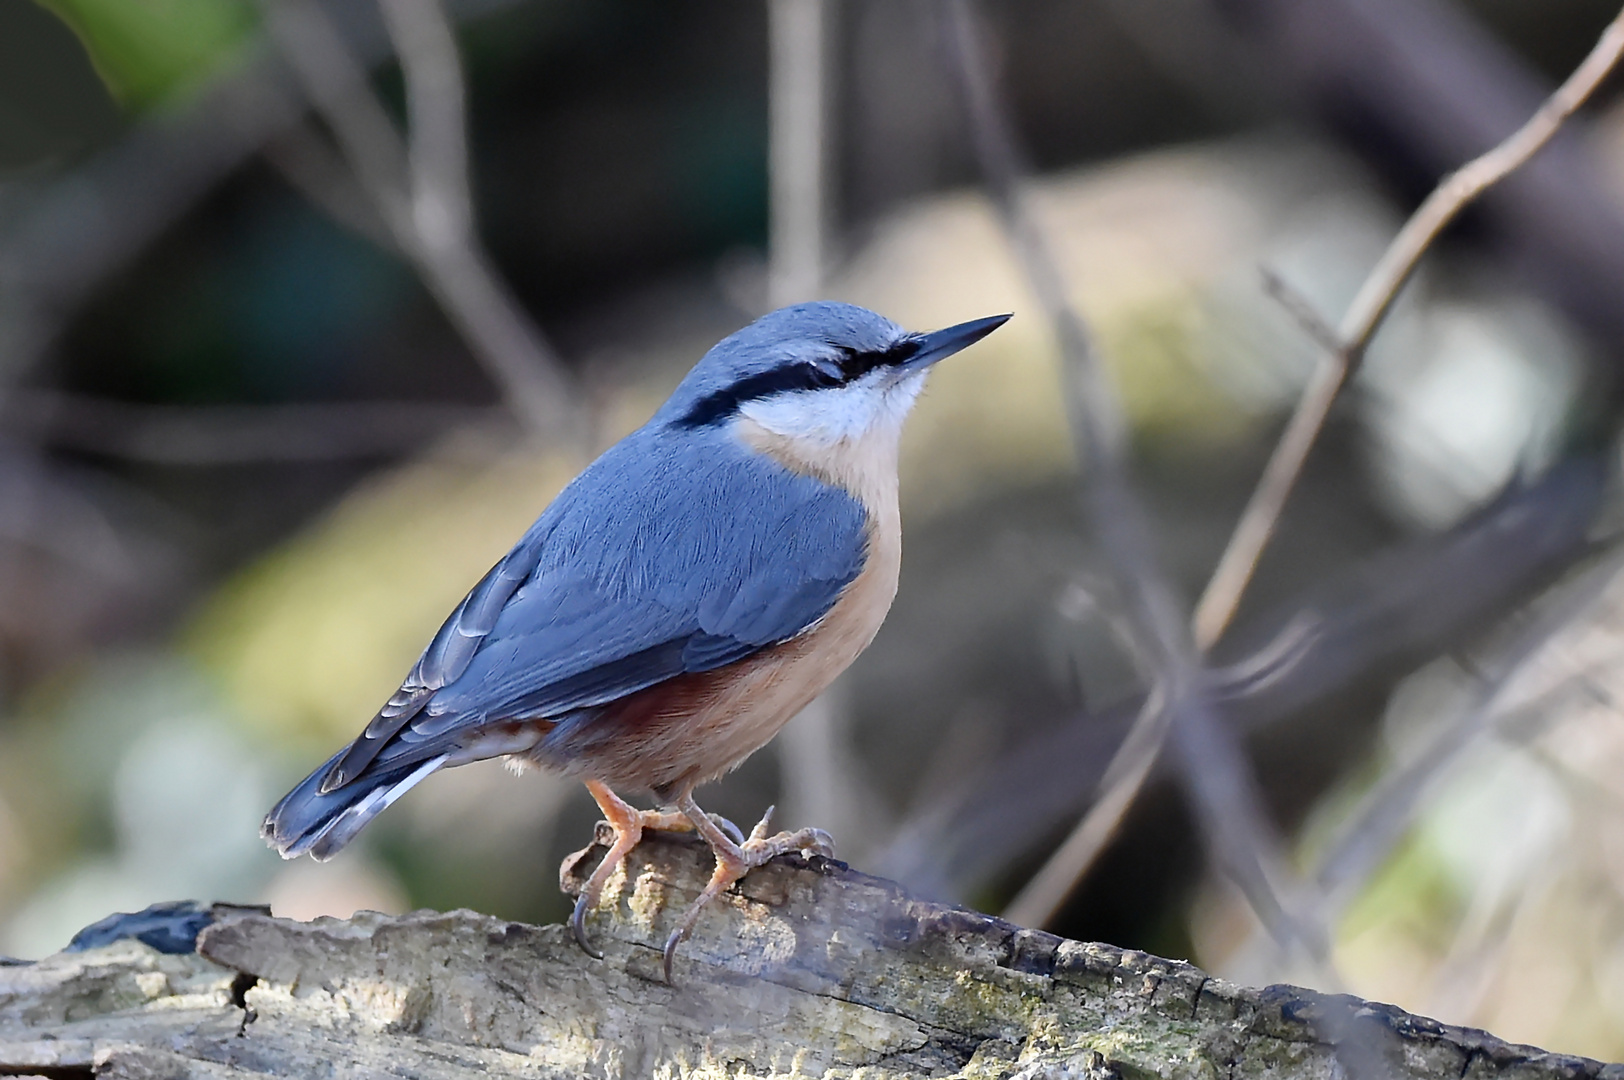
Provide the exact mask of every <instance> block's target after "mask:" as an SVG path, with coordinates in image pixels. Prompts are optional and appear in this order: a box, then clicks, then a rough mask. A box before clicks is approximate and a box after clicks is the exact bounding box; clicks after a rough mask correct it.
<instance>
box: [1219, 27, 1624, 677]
mask: <svg viewBox="0 0 1624 1080" xmlns="http://www.w3.org/2000/svg"><path fill="white" fill-rule="evenodd" d="M1621 54H1624V12H1620V13H1619V15H1618V16H1617V17H1616V18H1614V20H1613V21H1612V22H1611V23H1609V24H1608V26H1607V29H1606V30H1604V31H1603V32H1602V35H1601V38H1600V40H1599V41H1597V42H1596V46H1595V48H1593V49H1592V50H1591V51H1590V55H1589V56H1587V57H1585V59H1584V62H1583V63H1581V64H1580V65H1579V66H1578V67H1577V68H1576V69H1574V72H1573V74H1572V75H1570V76H1568V78H1567V81H1566V82H1564V83H1563V84H1562V85H1561V86H1560V87H1558V88H1557V90H1556V92H1555V93H1554V94H1552V95H1551V96H1550V97H1549V98H1548V99H1546V101H1545V104H1543V105H1542V106H1540V108H1539V110H1538V111H1537V112H1535V113H1534V115H1533V116H1532V117H1531V118H1530V119H1529V120H1528V122H1527V123H1525V124H1524V125H1523V126H1522V127H1521V128H1519V129H1518V130H1517V131H1516V132H1514V133H1513V134H1512V135H1511V136H1510V137H1509V138H1507V139H1506V140H1505V141H1504V142H1502V143H1500V144H1499V145H1498V146H1496V147H1494V148H1493V149H1492V150H1490V151H1488V152H1487V153H1485V154H1483V155H1481V156H1479V157H1477V158H1474V159H1473V160H1471V161H1469V162H1467V163H1466V164H1465V165H1463V166H1462V167H1461V168H1460V169H1458V170H1456V171H1455V172H1454V173H1452V174H1450V175H1449V176H1447V177H1445V178H1444V180H1443V181H1442V182H1441V183H1439V184H1438V186H1437V187H1436V188H1435V189H1433V192H1432V194H1431V195H1428V196H1427V199H1426V201H1425V202H1423V203H1422V204H1421V206H1420V207H1419V208H1418V209H1417V210H1416V211H1415V213H1414V214H1412V215H1411V216H1410V219H1409V220H1408V221H1407V222H1405V224H1404V227H1403V228H1402V229H1400V230H1399V233H1398V235H1397V236H1395V237H1394V238H1393V242H1392V243H1391V244H1389V245H1388V248H1387V251H1386V252H1385V253H1384V254H1383V255H1382V257H1381V259H1380V261H1378V262H1377V263H1376V266H1375V268H1374V269H1372V270H1371V272H1370V275H1369V276H1368V277H1367V278H1366V279H1365V282H1364V284H1363V285H1362V286H1360V289H1359V292H1358V294H1357V295H1356V296H1355V297H1354V300H1353V303H1352V304H1351V305H1349V307H1348V311H1347V313H1346V314H1345V315H1344V316H1343V318H1342V323H1341V325H1340V326H1339V327H1338V329H1337V335H1336V340H1337V345H1336V347H1335V348H1334V349H1331V350H1328V351H1327V353H1326V354H1325V356H1324V357H1323V358H1322V359H1321V360H1320V362H1319V364H1318V365H1317V366H1316V368H1315V370H1314V374H1313V376H1312V377H1311V378H1310V380H1309V383H1308V386H1307V387H1306V388H1305V389H1304V390H1303V394H1302V397H1301V399H1300V400H1299V401H1298V403H1297V407H1296V410H1295V411H1294V412H1293V413H1292V415H1291V420H1290V421H1289V422H1288V423H1287V425H1286V430H1285V432H1284V434H1282V435H1281V436H1280V441H1279V443H1278V444H1276V446H1275V448H1274V453H1273V454H1272V455H1271V456H1270V458H1269V462H1268V464H1267V465H1266V466H1265V467H1264V470H1263V476H1262V477H1261V479H1259V481H1258V485H1257V489H1256V490H1255V491H1254V492H1253V493H1252V498H1251V500H1250V501H1249V502H1248V503H1247V505H1246V509H1245V510H1244V511H1243V512H1242V513H1241V518H1240V521H1239V523H1238V524H1237V525H1236V526H1235V531H1234V533H1233V534H1232V535H1231V536H1230V540H1229V545H1228V546H1227V547H1226V548H1225V549H1224V553H1223V556H1222V557H1221V558H1220V559H1219V560H1218V567H1217V569H1216V570H1214V571H1213V574H1212V579H1211V580H1210V581H1209V582H1208V583H1207V588H1206V591H1205V592H1203V593H1202V596H1201V600H1200V602H1199V603H1197V604H1196V614H1195V626H1196V631H1195V633H1196V639H1197V640H1198V641H1200V642H1203V643H1205V644H1208V645H1210V644H1211V643H1212V642H1214V641H1216V640H1217V639H1218V637H1219V636H1220V635H1221V634H1222V633H1223V631H1224V628H1225V627H1226V626H1228V625H1229V621H1230V619H1232V618H1233V617H1234V614H1235V609H1236V608H1237V607H1238V606H1239V604H1240V599H1241V596H1242V594H1243V593H1244V592H1245V591H1246V586H1247V584H1248V582H1250V581H1251V578H1252V573H1253V571H1254V570H1255V569H1256V568H1257V563H1258V559H1259V558H1260V557H1261V556H1262V554H1263V549H1264V548H1265V547H1266V546H1268V543H1269V538H1270V537H1271V536H1272V535H1273V534H1274V529H1275V525H1276V524H1277V523H1278V521H1279V520H1280V512H1281V510H1282V509H1284V507H1285V505H1286V500H1287V498H1288V497H1289V496H1290V495H1291V489H1292V488H1293V487H1294V486H1295V485H1296V482H1297V477H1298V476H1300V475H1301V474H1302V468H1303V463H1304V462H1305V461H1306V460H1307V459H1308V453H1309V451H1310V450H1311V449H1312V448H1313V445H1314V442H1315V440H1316V439H1317V438H1318V437H1319V433H1320V430H1321V429H1322V428H1323V427H1324V426H1325V419H1326V417H1327V416H1328V415H1329V414H1330V411H1331V406H1332V405H1333V404H1334V403H1335V402H1336V399H1337V396H1338V394H1340V393H1341V391H1342V388H1343V387H1344V386H1345V385H1347V382H1348V380H1349V379H1350V378H1352V376H1353V374H1354V372H1356V371H1357V370H1358V369H1359V364H1360V362H1361V361H1362V360H1363V359H1364V354H1365V350H1366V349H1367V348H1368V347H1369V345H1370V340H1371V338H1372V337H1374V336H1375V333H1376V331H1377V329H1378V328H1380V326H1381V324H1382V320H1383V319H1384V318H1385V317H1386V315H1387V313H1388V311H1389V310H1391V308H1392V306H1393V302H1394V301H1395V300H1396V299H1397V298H1398V294H1399V290H1401V289H1402V288H1403V287H1404V283H1405V282H1407V281H1408V280H1409V279H1410V276H1411V275H1412V274H1413V273H1414V272H1415V268H1416V266H1417V265H1418V264H1419V263H1420V261H1421V256H1422V255H1424V254H1425V253H1426V251H1427V249H1428V248H1429V247H1430V246H1431V245H1432V242H1433V241H1434V240H1436V239H1437V238H1438V235H1439V233H1441V232H1442V231H1443V230H1444V228H1445V227H1446V226H1448V225H1449V223H1450V222H1452V221H1454V220H1455V218H1456V217H1457V216H1459V214H1460V212H1461V211H1462V210H1463V209H1465V207H1466V206H1467V205H1468V204H1470V203H1471V202H1472V201H1473V200H1474V199H1476V198H1477V197H1478V196H1479V195H1481V194H1483V192H1485V191H1487V190H1488V189H1489V188H1490V187H1492V186H1493V185H1495V184H1497V183H1499V182H1500V181H1501V180H1503V179H1504V178H1505V177H1507V176H1509V175H1510V174H1511V173H1513V172H1515V171H1516V170H1517V169H1518V168H1520V167H1521V166H1522V165H1523V164H1525V163H1526V162H1527V161H1528V160H1529V159H1530V158H1532V157H1533V156H1534V155H1535V154H1536V153H1538V152H1539V150H1540V148H1541V147H1543V146H1544V145H1545V144H1546V143H1548V142H1549V141H1550V140H1551V137H1552V136H1554V135H1555V134H1556V133H1557V131H1558V130H1560V129H1561V127H1562V124H1563V123H1564V122H1565V121H1566V120H1567V118H1568V117H1570V116H1572V115H1573V113H1574V111H1575V110H1577V109H1578V108H1579V106H1580V105H1582V104H1583V103H1584V102H1585V100H1586V99H1587V98H1588V97H1589V96H1590V95H1591V93H1592V92H1593V91H1594V90H1595V89H1596V87H1597V86H1599V85H1600V84H1601V82H1602V80H1603V79H1605V78H1606V77H1607V74H1608V73H1609V72H1610V71H1612V69H1613V67H1614V65H1616V64H1617V63H1618V59H1619V56H1620V55H1621Z"/></svg>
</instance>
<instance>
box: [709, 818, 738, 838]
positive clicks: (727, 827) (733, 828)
mask: <svg viewBox="0 0 1624 1080" xmlns="http://www.w3.org/2000/svg"><path fill="white" fill-rule="evenodd" d="M710 819H711V820H712V821H714V822H716V824H717V826H718V827H719V828H720V829H721V830H722V831H723V832H725V833H727V835H728V836H730V837H732V839H733V842H734V843H735V844H743V843H744V830H743V829H741V828H739V827H738V826H737V825H735V824H733V823H732V822H731V821H729V820H728V819H727V818H725V817H723V816H722V815H721V814H712V815H711V816H710Z"/></svg>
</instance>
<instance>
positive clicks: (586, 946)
mask: <svg viewBox="0 0 1624 1080" xmlns="http://www.w3.org/2000/svg"><path fill="white" fill-rule="evenodd" d="M589 899H590V898H589V897H588V896H587V894H586V893H584V892H583V893H581V895H580V896H578V897H576V898H575V910H574V911H572V912H570V929H571V930H573V931H575V941H576V944H578V945H580V946H581V951H582V952H584V953H586V954H587V955H588V956H590V957H592V959H594V960H602V959H603V950H602V949H597V948H594V947H593V945H592V941H591V939H590V938H588V937H587V936H586V913H587V909H588V908H589V907H590V906H591V905H590V904H589V903H588V902H587V901H588V900H589ZM670 966H671V962H670V961H669V960H667V961H666V967H667V968H668V969H669V968H670ZM670 981H671V974H670V971H669V970H668V971H667V972H666V982H670Z"/></svg>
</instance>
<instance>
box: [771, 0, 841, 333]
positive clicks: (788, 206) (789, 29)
mask: <svg viewBox="0 0 1624 1080" xmlns="http://www.w3.org/2000/svg"><path fill="white" fill-rule="evenodd" d="M827 14H828V2H827V0H767V32H768V38H769V45H770V49H769V53H770V57H771V92H770V95H769V101H768V105H769V109H770V124H771V127H770V138H769V140H768V176H769V181H770V184H771V192H770V207H769V210H770V214H771V220H770V223H769V228H770V235H769V250H770V253H771V264H770V266H769V267H768V283H767V296H768V300H769V302H770V303H771V304H772V306H773V307H782V306H783V305H785V304H794V303H799V302H800V301H802V300H811V299H814V298H815V297H816V296H817V295H818V294H819V293H820V292H821V291H822V289H823V265H824V250H823V248H824V240H825V235H826V233H827V228H826V225H825V220H824V219H825V217H826V210H827V206H826V200H827V197H828V192H827V184H826V183H825V181H826V179H827V172H828V166H827V162H826V157H827V152H828V133H827V126H828V121H829V115H828V114H829V110H828V107H827V105H828V103H827V94H826V92H825V88H824V83H825V74H826V68H827V65H828V59H827V56H826V53H827V48H828V42H829V31H828V27H827V26H826V21H827V19H826V16H827Z"/></svg>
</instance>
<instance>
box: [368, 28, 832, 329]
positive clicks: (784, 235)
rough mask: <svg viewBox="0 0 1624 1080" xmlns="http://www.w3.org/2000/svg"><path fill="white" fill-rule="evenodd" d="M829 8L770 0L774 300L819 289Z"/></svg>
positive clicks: (804, 296)
mask: <svg viewBox="0 0 1624 1080" xmlns="http://www.w3.org/2000/svg"><path fill="white" fill-rule="evenodd" d="M397 2H398V0H397ZM827 12H828V7H827V2H826V0H768V3H767V29H768V37H769V44H770V53H771V64H772V73H771V93H770V100H769V107H770V109H771V138H770V140H769V144H768V172H769V176H770V180H771V193H770V212H771V222H770V243H769V248H770V251H771V256H772V261H771V265H770V267H769V269H768V286H767V293H768V299H769V302H770V303H771V304H772V306H774V307H782V306H783V305H785V304H793V303H797V302H799V301H802V300H811V299H813V298H814V297H816V296H817V295H818V294H819V293H820V292H821V291H822V289H823V268H824V239H825V233H826V231H827V230H826V227H825V222H824V218H825V211H826V209H827V207H826V199H827V197H828V195H827V190H826V189H827V185H826V183H825V180H826V174H827V163H826V157H827V153H828V146H827V143H828V134H827V130H826V129H827V124H828V108H827V101H826V97H827V95H826V93H825V74H826V71H825V69H826V67H827V64H828V60H827V57H826V55H825V54H826V52H827V44H828V37H829V34H828V27H827V26H826V21H827V20H826V16H827Z"/></svg>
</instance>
